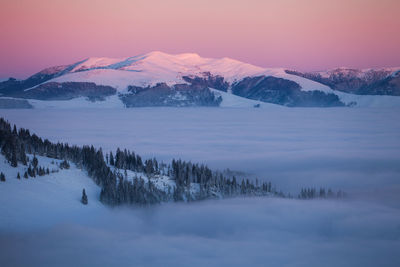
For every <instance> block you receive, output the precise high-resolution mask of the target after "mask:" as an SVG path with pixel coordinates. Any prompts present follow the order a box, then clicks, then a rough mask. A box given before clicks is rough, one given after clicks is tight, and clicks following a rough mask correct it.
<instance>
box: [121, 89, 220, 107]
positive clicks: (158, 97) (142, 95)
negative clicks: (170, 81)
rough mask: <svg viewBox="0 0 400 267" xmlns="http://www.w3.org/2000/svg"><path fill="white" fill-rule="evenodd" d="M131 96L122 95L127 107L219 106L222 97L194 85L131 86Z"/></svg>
mask: <svg viewBox="0 0 400 267" xmlns="http://www.w3.org/2000/svg"><path fill="white" fill-rule="evenodd" d="M128 91H129V92H130V93H129V94H125V95H121V96H120V99H121V100H122V101H123V103H124V104H125V106H126V107H128V108H130V107H150V106H167V107H191V106H219V104H220V103H221V101H222V98H221V97H218V98H216V97H215V95H214V94H213V93H212V92H211V91H210V89H208V88H207V87H204V86H201V85H193V84H190V85H189V84H176V85H174V86H168V85H167V84H165V83H159V84H157V85H155V86H153V87H138V86H129V88H128Z"/></svg>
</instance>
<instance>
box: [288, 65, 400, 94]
mask: <svg viewBox="0 0 400 267" xmlns="http://www.w3.org/2000/svg"><path fill="white" fill-rule="evenodd" d="M286 72H287V73H290V74H295V75H298V76H300V77H304V78H307V79H311V80H313V81H316V82H319V83H322V84H325V85H327V86H329V87H330V88H332V89H334V90H338V91H342V92H346V93H352V94H359V95H395V96H400V67H398V68H380V69H351V68H336V69H332V70H328V71H319V72H306V73H301V72H297V71H290V70H287V71H286Z"/></svg>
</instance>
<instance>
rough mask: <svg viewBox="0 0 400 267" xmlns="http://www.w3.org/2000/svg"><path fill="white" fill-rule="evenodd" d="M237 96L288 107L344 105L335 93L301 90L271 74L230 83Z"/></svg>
mask: <svg viewBox="0 0 400 267" xmlns="http://www.w3.org/2000/svg"><path fill="white" fill-rule="evenodd" d="M232 93H233V94H235V95H238V96H242V97H246V98H250V99H253V100H259V101H263V102H268V103H274V104H279V105H284V106H289V107H335V106H344V103H343V102H341V101H340V100H339V97H338V96H337V95H335V94H326V93H324V92H321V91H302V90H301V87H300V85H299V84H297V83H296V82H294V81H290V80H286V79H282V78H276V77H273V76H258V77H247V78H245V79H243V80H241V81H239V82H237V83H235V84H233V85H232Z"/></svg>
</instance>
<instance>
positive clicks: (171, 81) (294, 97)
mask: <svg viewBox="0 0 400 267" xmlns="http://www.w3.org/2000/svg"><path fill="white" fill-rule="evenodd" d="M390 71H392V72H390ZM342 72H343V73H344V72H345V71H344V70H342ZM342 72H339V73H341V74H338V72H337V71H336V72H330V73H328V72H326V73H317V74H312V75H311V74H304V73H300V72H296V71H288V70H285V69H283V68H261V67H257V66H254V65H251V64H247V63H243V62H240V61H237V60H234V59H230V58H221V59H213V58H203V57H200V56H199V55H198V54H194V53H184V54H177V55H170V54H166V53H163V52H159V51H155V52H151V53H147V54H143V55H139V56H134V57H126V58H88V59H85V60H82V61H80V62H77V63H74V64H71V65H66V66H57V67H52V68H47V69H45V70H43V71H41V72H39V73H37V74H35V75H33V76H31V77H29V78H28V79H26V80H23V81H17V80H8V81H5V82H2V83H0V93H1V94H2V95H3V96H8V97H16V98H24V99H36V100H68V99H75V98H81V97H84V98H85V97H86V98H88V100H90V101H92V102H93V101H104V100H106V99H107V98H108V97H109V96H112V95H118V96H119V98H120V100H121V101H122V102H123V104H124V105H125V106H126V107H138V106H199V105H200V106H215V105H219V104H220V103H221V101H216V100H215V99H216V98H215V99H212V98H210V97H207V98H206V99H207V100H204V96H205V95H210V94H212V93H211V91H210V88H214V89H217V90H219V91H224V92H227V93H233V94H235V95H237V96H241V97H245V98H249V99H252V100H256V101H262V102H268V103H274V104H279V105H284V106H293V107H296V106H306V107H307V106H319V107H328V106H345V105H352V106H357V105H359V106H362V105H368V103H369V102H370V101H367V100H366V99H370V97H366V98H363V97H359V96H356V95H366V94H379V95H390V94H392V95H397V91H398V88H400V85H399V81H398V79H400V78H398V76H399V75H398V72H394V69H391V70H389V69H387V70H382V71H379V72H378V71H376V72H373V71H369V72H365V73H364V72H362V73H361V74H360V73H359V72H357V71H346V72H345V73H346V75H344V74H343V73H342ZM389 74H392V75H389ZM335 75H336V76H335ZM388 75H389V76H388ZM332 77H336V78H332ZM337 77H342V78H341V80H340V81H341V83H334V81H335V82H336V81H337V80H338V78H337ZM352 77H353V78H352ZM354 77H355V78H354ZM383 77H384V78H383ZM351 79H359V80H361V81H364V80H365V81H368V83H367V84H366V83H365V82H364V83H363V84H366V85H364V86H367V87H368V86H369V88H367V89H362V90H363V91H362V92H363V93H360V91H359V90H361V89H351V90H347V89H346V90H345V89H343V86H344V85H343V83H346V84H353V83H354V82H349V80H350V81H353V80H351ZM385 79H386V80H385ZM359 83H361V82H359ZM375 83H376V85H375ZM339 84H340V86H339ZM377 88H378V89H377ZM338 90H340V92H339V93H338ZM382 92H384V93H382ZM399 92H400V91H399ZM349 93H350V95H349ZM182 95H183V97H180V96H182ZM177 96H179V97H177ZM374 97H375V96H374ZM197 99H202V100H197ZM387 101H389V102H390V103H391V104H393V103H395V105H397V104H398V105H400V101H398V99H396V98H394V99H390V100H387V99H386V98H379V97H377V98H376V99H375V100H374V102H375V105H381V106H386V105H387ZM379 103H381V104H379Z"/></svg>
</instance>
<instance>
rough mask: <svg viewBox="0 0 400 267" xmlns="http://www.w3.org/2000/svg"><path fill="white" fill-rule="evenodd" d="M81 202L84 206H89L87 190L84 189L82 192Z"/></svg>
mask: <svg viewBox="0 0 400 267" xmlns="http://www.w3.org/2000/svg"><path fill="white" fill-rule="evenodd" d="M81 202H82V204H83V205H87V204H88V197H87V195H86V192H85V188H83V191H82V199H81Z"/></svg>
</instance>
